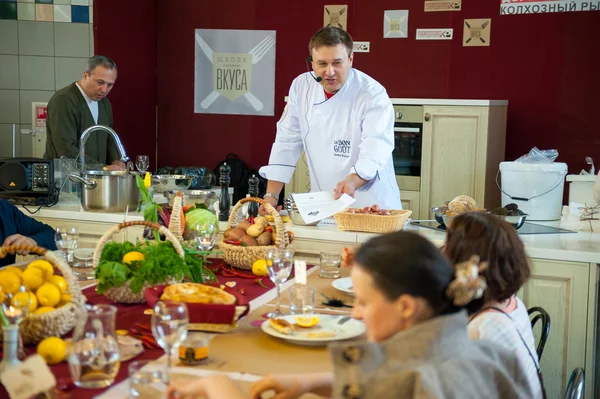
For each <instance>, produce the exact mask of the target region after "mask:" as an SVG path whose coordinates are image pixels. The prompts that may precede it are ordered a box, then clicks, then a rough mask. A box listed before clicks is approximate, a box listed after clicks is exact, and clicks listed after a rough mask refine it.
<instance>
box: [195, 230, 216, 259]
mask: <svg viewBox="0 0 600 399" xmlns="http://www.w3.org/2000/svg"><path fill="white" fill-rule="evenodd" d="M195 230H196V243H197V244H198V249H199V250H201V251H205V252H207V251H210V250H211V249H213V247H214V246H215V239H216V237H217V230H216V228H215V225H214V224H212V223H208V224H198V225H196V227H195Z"/></svg>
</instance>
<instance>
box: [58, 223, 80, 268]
mask: <svg viewBox="0 0 600 399" xmlns="http://www.w3.org/2000/svg"><path fill="white" fill-rule="evenodd" d="M78 240H79V230H78V229H77V227H57V228H56V230H55V231H54V242H55V243H56V248H57V249H58V250H60V251H61V252H62V253H63V255H64V256H65V259H66V260H67V263H70V262H72V261H73V250H74V249H75V248H77V241H78Z"/></svg>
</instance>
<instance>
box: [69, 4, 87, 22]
mask: <svg viewBox="0 0 600 399" xmlns="http://www.w3.org/2000/svg"><path fill="white" fill-rule="evenodd" d="M71 15H72V16H73V22H79V23H82V24H87V23H89V22H90V10H89V7H87V6H71Z"/></svg>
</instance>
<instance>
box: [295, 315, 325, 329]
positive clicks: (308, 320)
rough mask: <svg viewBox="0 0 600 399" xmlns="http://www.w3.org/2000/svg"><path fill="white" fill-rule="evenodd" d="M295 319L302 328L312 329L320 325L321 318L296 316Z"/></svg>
mask: <svg viewBox="0 0 600 399" xmlns="http://www.w3.org/2000/svg"><path fill="white" fill-rule="evenodd" d="M294 319H296V324H297V325H298V326H300V327H312V326H316V325H317V324H318V323H319V316H294Z"/></svg>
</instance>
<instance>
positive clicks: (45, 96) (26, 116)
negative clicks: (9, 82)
mask: <svg viewBox="0 0 600 399" xmlns="http://www.w3.org/2000/svg"><path fill="white" fill-rule="evenodd" d="M53 94H54V91H43V90H20V91H19V105H20V108H21V118H20V121H21V123H26V124H29V125H31V123H32V115H31V103H32V102H40V103H47V102H48V101H50V98H51V97H52V95H53Z"/></svg>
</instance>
